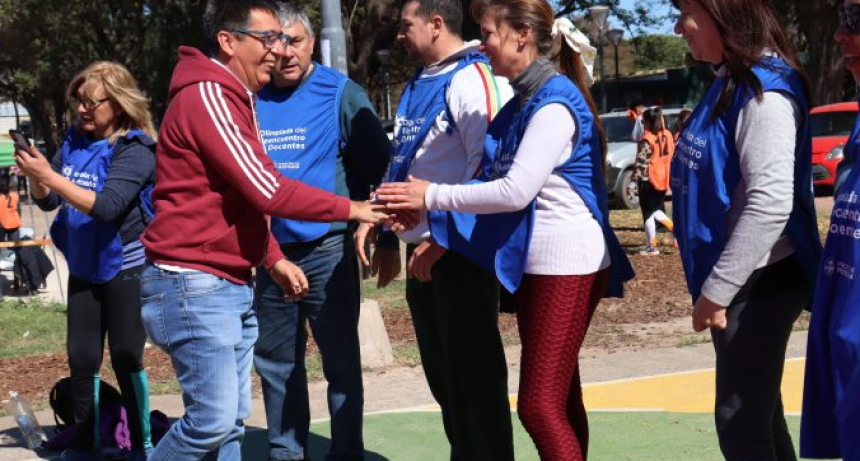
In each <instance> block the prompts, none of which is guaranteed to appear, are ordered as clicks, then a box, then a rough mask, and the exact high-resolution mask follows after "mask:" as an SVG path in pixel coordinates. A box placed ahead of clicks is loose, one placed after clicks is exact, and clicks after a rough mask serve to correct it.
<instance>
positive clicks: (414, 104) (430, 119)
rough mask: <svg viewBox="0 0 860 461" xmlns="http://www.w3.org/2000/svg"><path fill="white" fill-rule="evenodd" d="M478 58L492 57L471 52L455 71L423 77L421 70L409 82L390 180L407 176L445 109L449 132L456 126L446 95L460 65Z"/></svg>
mask: <svg viewBox="0 0 860 461" xmlns="http://www.w3.org/2000/svg"><path fill="white" fill-rule="evenodd" d="M476 62H485V63H488V62H489V60H488V59H487V57H486V56H484V55H483V54H480V53H469V54H467V55H466V56H463V57H462V58H461V59H460V61H459V62H457V67H456V68H455V69H454V70H453V71H451V72H446V73H444V74H440V75H435V76H432V77H424V78H419V77H420V76H421V70H419V71H418V72H417V73H416V74H415V76H413V77H412V80H410V81H409V83H407V84H406V88H404V89H403V94H402V95H401V96H400V102H399V103H398V104H397V116H396V119H395V125H394V126H395V133H394V142H393V143H392V147H393V148H394V149H393V151H394V153H393V154H392V157H391V164H390V165H389V167H388V182H400V181H405V180H406V177H407V175H408V174H409V167H410V166H411V165H412V160H414V159H415V154H416V153H418V148H419V147H421V145H422V144H423V143H424V138H426V137H427V134H428V133H430V129H431V128H433V123H434V122H435V121H436V117H437V116H438V115H439V114H440V113H442V112H444V113H445V114H446V115H447V116H448V123H449V125H448V130H449V134H450V132H451V131H452V130H453V129H454V119H453V118H452V117H451V114H450V110H449V108H448V98H447V97H446V95H447V94H448V87H449V86H450V85H451V80H453V78H454V75H455V74H456V73H457V72H458V71H459V70H460V69H463V68H465V67H467V66H470V65H472V64H474V63H476Z"/></svg>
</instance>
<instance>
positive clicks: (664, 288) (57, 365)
mask: <svg viewBox="0 0 860 461" xmlns="http://www.w3.org/2000/svg"><path fill="white" fill-rule="evenodd" d="M612 218H613V225H615V226H616V231H617V234H618V236H619V239H620V240H621V242H622V244H623V245H624V246H625V248H627V249H628V251H629V252H630V253H631V256H630V260H631V262H632V263H633V266H634V269H635V270H636V275H637V276H636V278H635V279H634V280H633V281H632V282H630V283H628V284H627V285H626V290H627V291H626V296H625V297H624V298H621V299H605V300H603V301H602V302H601V303H600V305H599V306H598V308H597V312H596V313H595V316H594V320H593V323H592V326H591V329H590V330H589V334H588V337H587V338H586V342H585V345H584V349H585V351H586V353H587V351H588V350H592V349H600V350H607V351H619V350H629V349H642V348H654V347H672V346H675V345H680V344H683V343H684V342H685V341H688V337H690V336H691V335H692V334H693V333H692V330H691V329H690V328H689V321H688V320H687V319H686V317H687V316H688V315H689V309H690V297H689V295H688V294H687V290H686V286H685V282H684V275H683V270H682V268H681V263H680V259H679V258H678V255H677V250H675V249H674V248H673V247H672V244H673V241H672V238H671V234H668V233H663V234H660V244H661V245H662V246H661V251H662V252H663V254H661V255H659V256H639V255H638V254H637V250H639V249H640V248H641V245H642V244H643V243H644V234H643V232H642V230H641V228H640V227H639V226H640V225H641V224H640V222H641V215H640V214H639V212H638V211H625V212H613V215H612ZM385 301H386V302H385V303H384V305H385V306H387V307H386V308H384V309H383V311H382V314H383V319H384V321H385V325H386V328H387V330H388V335H389V338H390V339H391V343H392V346H394V347H395V348H414V347H416V346H417V344H416V340H415V329H414V327H413V325H412V318H411V316H410V314H409V309H408V308H406V307H403V306H405V300H404V299H402V297H400V298H398V299H391V300H389V299H386V300H385ZM499 328H500V330H501V333H502V338H503V340H504V341H505V343H506V344H516V343H518V342H519V335H518V333H517V325H516V316H515V315H512V314H502V315H501V316H500V317H499ZM693 340H694V341H695V339H693ZM308 352H309V354H310V355H311V357H313V356H314V355H316V354H318V350H317V348H316V345H315V344H314V343H313V339H311V340H310V341H309V345H308ZM107 355H108V354H107V353H105V366H104V367H103V369H102V373H103V375H104V379H105V380H106V381H107V382H110V383H111V384H116V379H115V377H114V376H113V371H112V370H111V368H110V360H109V357H108V356H107ZM413 355H414V354H413ZM144 357H145V361H146V370H147V374H148V375H149V378H150V385H151V387H152V389H153V393H176V392H178V387H177V385H176V380H175V375H174V373H173V366H172V364H171V363H170V358H169V357H168V356H167V355H166V354H164V353H163V352H162V351H160V350H159V349H158V348H156V347H150V348H148V349H146V351H145V354H144ZM313 360H314V359H313V358H309V362H310V361H313ZM408 363H409V364H414V361H409V362H408ZM309 366H310V364H309ZM312 374H313V373H312ZM67 375H68V362H67V359H66V355H65V354H64V353H57V354H46V355H38V356H30V357H22V358H14V359H4V360H0V398H5V396H7V395H8V392H9V391H10V390H17V391H19V392H21V393H22V394H24V395H25V396H26V397H27V398H28V399H30V401H31V402H33V403H34V404H35V405H36V407H37V408H44V407H45V406H46V405H47V396H48V393H49V391H50V389H51V386H53V384H54V383H55V382H56V381H57V380H58V379H60V378H61V377H63V376H67ZM254 391H255V394H257V395H258V394H259V379H258V378H256V377H255V379H254ZM0 411H2V410H0Z"/></svg>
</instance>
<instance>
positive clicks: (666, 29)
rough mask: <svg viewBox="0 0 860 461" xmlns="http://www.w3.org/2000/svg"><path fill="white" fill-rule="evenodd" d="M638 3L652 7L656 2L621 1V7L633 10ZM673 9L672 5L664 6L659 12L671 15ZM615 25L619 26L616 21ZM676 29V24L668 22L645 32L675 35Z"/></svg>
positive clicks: (642, 0)
mask: <svg viewBox="0 0 860 461" xmlns="http://www.w3.org/2000/svg"><path fill="white" fill-rule="evenodd" d="M637 3H645V4H648V5H652V4H653V3H654V2H652V1H649V0H621V6H622V7H623V8H627V9H630V10H632V9H633V8H634V7H635V6H636V4H637ZM672 9H673V8H672V5H668V6H662V5H661V6H660V9H659V11H658V12H659V14H661V15H665V14H666V13H669V12H670V11H671V10H672ZM610 21H612V18H610ZM614 25H619V23H618V22H617V21H616V22H615V23H614V24H613V26H614ZM674 27H675V23H674V22H671V21H668V20H667V21H666V23H665V24H663V25H662V27H656V28H653V29H646V30H645V32H646V33H649V34H672V33H673V32H672V29H673V28H674Z"/></svg>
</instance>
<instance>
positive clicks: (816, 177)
mask: <svg viewBox="0 0 860 461" xmlns="http://www.w3.org/2000/svg"><path fill="white" fill-rule="evenodd" d="M809 114H810V124H811V128H812V182H813V184H814V185H815V186H819V187H820V186H826V187H833V184H834V181H835V180H836V165H838V164H839V162H841V161H842V148H843V147H844V146H845V142H846V141H848V136H850V135H851V130H852V129H853V128H854V121H855V120H856V119H857V103H856V102H840V103H837V104H828V105H826V106H819V107H816V108H814V109H812V110H811V111H810V112H809Z"/></svg>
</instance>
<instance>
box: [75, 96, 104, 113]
mask: <svg viewBox="0 0 860 461" xmlns="http://www.w3.org/2000/svg"><path fill="white" fill-rule="evenodd" d="M108 101H110V98H102V99H90V98H84V99H80V98H78V97H77V96H72V98H71V103H72V107H78V106H80V105H83V106H84V109H86V110H95V109H96V108H97V107H98V106H100V105H102V104H104V103H106V102H108Z"/></svg>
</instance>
